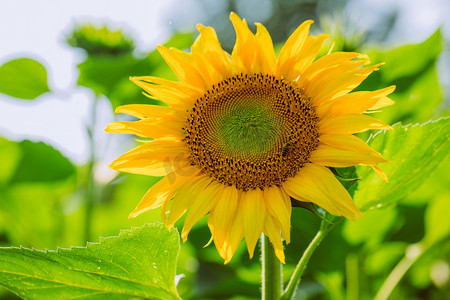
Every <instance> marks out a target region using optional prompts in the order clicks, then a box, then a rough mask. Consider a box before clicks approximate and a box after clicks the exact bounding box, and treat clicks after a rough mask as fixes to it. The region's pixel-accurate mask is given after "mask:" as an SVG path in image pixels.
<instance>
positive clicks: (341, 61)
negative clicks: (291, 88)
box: [298, 52, 368, 88]
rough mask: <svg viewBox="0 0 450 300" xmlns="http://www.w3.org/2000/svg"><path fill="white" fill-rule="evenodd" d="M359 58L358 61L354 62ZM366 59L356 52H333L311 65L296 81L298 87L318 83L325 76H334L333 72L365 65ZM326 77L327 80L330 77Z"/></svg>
mask: <svg viewBox="0 0 450 300" xmlns="http://www.w3.org/2000/svg"><path fill="white" fill-rule="evenodd" d="M356 58H359V59H360V60H355V59H356ZM367 61H368V57H367V56H365V55H361V54H359V53H356V52H334V53H330V54H327V55H324V56H322V57H321V58H319V59H318V60H316V61H315V62H314V63H312V64H311V65H310V66H309V67H308V68H307V69H306V70H305V72H304V73H303V76H301V77H300V78H299V79H298V82H299V85H300V87H303V88H304V87H306V86H308V85H309V84H310V83H314V82H316V81H319V80H320V79H322V78H323V77H326V76H325V75H326V74H328V75H330V76H331V75H334V72H343V71H348V70H351V69H354V68H357V67H359V66H361V65H363V64H365V63H367ZM330 76H328V78H329V77H330Z"/></svg>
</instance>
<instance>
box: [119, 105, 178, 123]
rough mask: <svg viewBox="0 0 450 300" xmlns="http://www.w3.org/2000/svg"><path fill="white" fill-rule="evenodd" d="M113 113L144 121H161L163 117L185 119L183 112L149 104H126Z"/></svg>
mask: <svg viewBox="0 0 450 300" xmlns="http://www.w3.org/2000/svg"><path fill="white" fill-rule="evenodd" d="M115 113H116V114H118V113H121V114H127V115H130V116H133V117H136V118H140V119H145V118H150V119H155V120H158V119H162V118H164V117H166V118H169V117H172V118H174V117H175V118H179V119H181V118H183V117H185V115H186V113H185V111H179V110H176V109H173V108H171V107H165V106H159V105H149V104H127V105H122V106H119V107H117V108H116V110H115Z"/></svg>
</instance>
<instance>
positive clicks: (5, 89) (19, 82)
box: [0, 58, 50, 100]
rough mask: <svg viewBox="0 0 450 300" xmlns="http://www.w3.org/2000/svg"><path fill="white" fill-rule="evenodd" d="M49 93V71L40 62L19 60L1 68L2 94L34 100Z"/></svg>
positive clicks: (0, 91) (25, 59) (0, 87)
mask: <svg viewBox="0 0 450 300" xmlns="http://www.w3.org/2000/svg"><path fill="white" fill-rule="evenodd" d="M24 87H26V88H24ZM48 91H50V90H49V88H48V84H47V71H46V70H45V67H44V66H43V65H41V64H40V63H39V62H37V61H35V60H33V59H30V58H19V59H14V60H11V61H8V62H6V63H5V64H3V65H2V66H1V67H0V93H3V94H6V95H9V96H13V97H17V98H21V99H27V100H32V99H35V98H37V97H38V96H40V95H42V94H43V93H45V92H48Z"/></svg>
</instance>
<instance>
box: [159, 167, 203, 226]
mask: <svg viewBox="0 0 450 300" xmlns="http://www.w3.org/2000/svg"><path fill="white" fill-rule="evenodd" d="M210 182H211V178H210V177H208V176H198V177H195V178H192V179H190V180H188V181H187V182H186V183H185V184H184V185H183V186H181V187H180V188H179V189H178V191H177V193H176V194H175V196H174V197H173V201H172V206H171V207H170V213H169V218H168V220H167V226H168V227H169V228H171V227H173V226H174V225H175V222H176V221H178V219H179V218H181V216H183V215H184V213H185V212H186V211H187V210H188V209H189V207H191V206H192V205H193V203H194V201H195V197H196V194H197V193H198V191H199V190H203V189H204V188H205V187H206V186H207V185H208V184H209V183H210Z"/></svg>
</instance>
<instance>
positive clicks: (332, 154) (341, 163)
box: [309, 144, 386, 168]
mask: <svg viewBox="0 0 450 300" xmlns="http://www.w3.org/2000/svg"><path fill="white" fill-rule="evenodd" d="M309 160H310V161H311V162H313V163H315V164H318V165H321V166H328V167H337V168H344V167H351V166H356V165H360V164H364V165H374V164H377V163H383V162H386V160H385V159H384V158H383V157H382V156H381V155H380V154H378V153H376V152H375V153H373V152H366V153H364V152H354V151H345V150H339V149H336V148H334V147H331V146H328V145H325V144H321V145H319V146H318V147H317V149H316V150H314V151H313V152H312V153H311V155H310V157H309Z"/></svg>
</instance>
